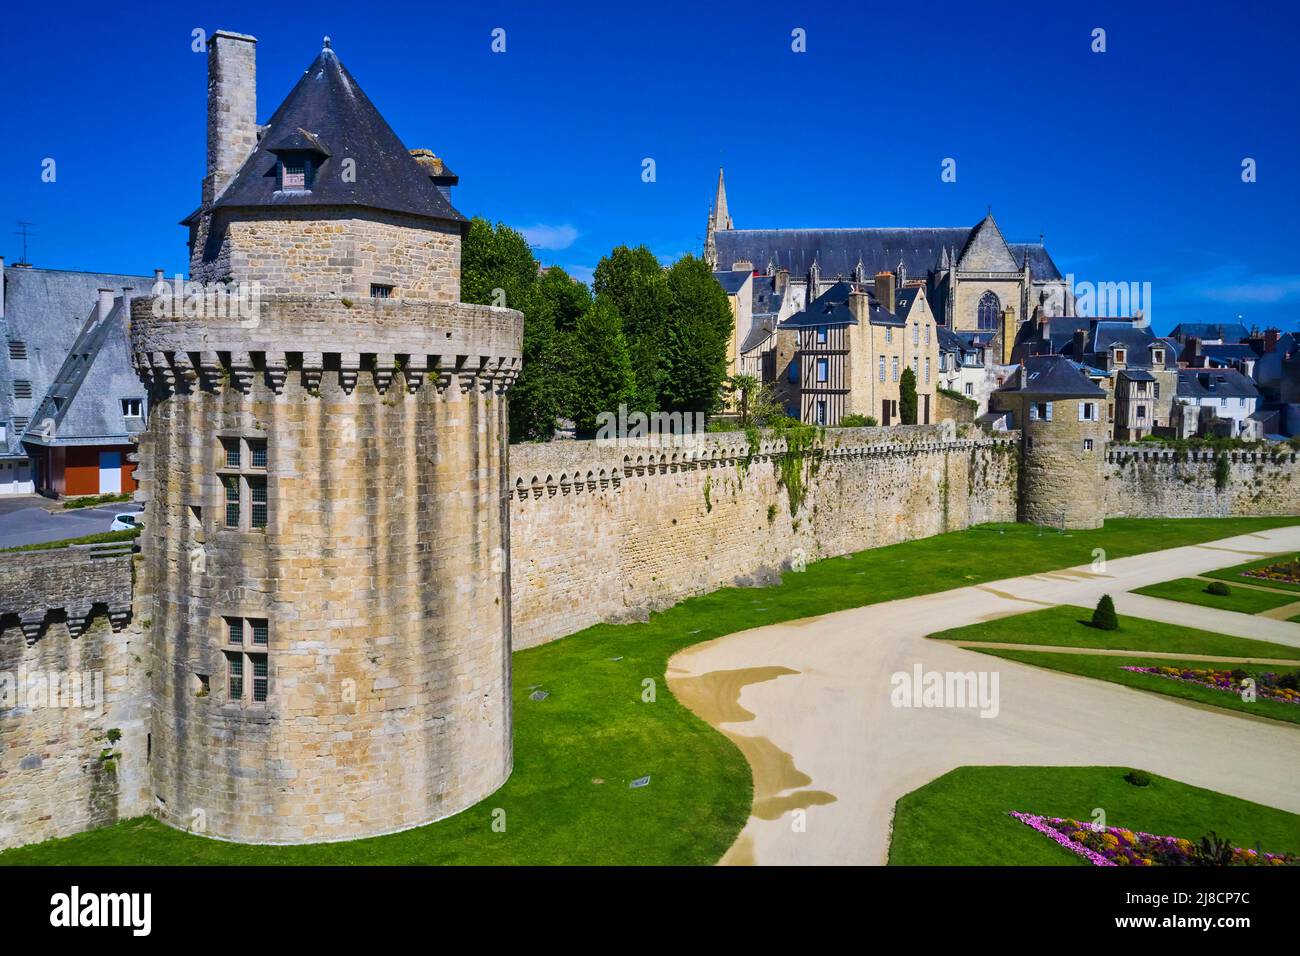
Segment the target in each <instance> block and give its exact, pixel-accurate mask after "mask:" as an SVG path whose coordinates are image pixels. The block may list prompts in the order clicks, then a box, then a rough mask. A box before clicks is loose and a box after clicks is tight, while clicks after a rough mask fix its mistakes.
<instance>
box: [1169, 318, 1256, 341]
mask: <svg viewBox="0 0 1300 956" xmlns="http://www.w3.org/2000/svg"><path fill="white" fill-rule="evenodd" d="M1249 336H1250V332H1248V331H1247V330H1246V327H1245V326H1244V325H1242V324H1241V323H1240V322H1179V323H1178V324H1177V325H1175V326H1174V328H1173V331H1172V332H1170V333H1169V337H1170V338H1171V339H1177V340H1178V341H1180V342H1185V341H1186V340H1187V339H1223V341H1224V342H1241V341H1244V340H1245V339H1247V338H1248V337H1249Z"/></svg>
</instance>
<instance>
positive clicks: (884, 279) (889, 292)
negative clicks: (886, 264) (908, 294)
mask: <svg viewBox="0 0 1300 956" xmlns="http://www.w3.org/2000/svg"><path fill="white" fill-rule="evenodd" d="M876 300H877V301H878V302H879V303H880V306H881V308H883V309H884V310H885V311H886V312H893V311H894V274H893V273H892V272H877V273H876Z"/></svg>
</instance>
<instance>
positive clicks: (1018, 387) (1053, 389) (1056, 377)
mask: <svg viewBox="0 0 1300 956" xmlns="http://www.w3.org/2000/svg"><path fill="white" fill-rule="evenodd" d="M998 391H999V392H1014V393H1017V394H1021V395H1041V396H1042V397H1044V398H1104V397H1105V395H1106V393H1105V392H1104V391H1102V390H1101V388H1100V387H1098V386H1097V385H1096V384H1094V383H1093V382H1092V381H1091V380H1090V379H1089V378H1088V376H1087V375H1085V374H1084V373H1083V372H1082V371H1081V370H1080V368H1079V366H1077V365H1076V364H1074V363H1073V362H1071V361H1070V360H1069V359H1068V358H1066V357H1065V356H1064V355H1031V356H1029V357H1028V358H1026V359H1025V361H1024V364H1022V365H1021V366H1020V370H1019V371H1018V372H1016V374H1015V375H1014V376H1012V377H1011V378H1010V379H1009V380H1008V381H1007V383H1006V384H1005V385H1003V386H1002V387H1001V388H999V389H998Z"/></svg>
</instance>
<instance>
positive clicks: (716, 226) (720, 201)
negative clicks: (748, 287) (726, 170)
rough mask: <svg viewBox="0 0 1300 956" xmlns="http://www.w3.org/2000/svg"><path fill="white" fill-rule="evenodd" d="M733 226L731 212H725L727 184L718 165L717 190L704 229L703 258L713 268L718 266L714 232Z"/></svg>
mask: <svg viewBox="0 0 1300 956" xmlns="http://www.w3.org/2000/svg"><path fill="white" fill-rule="evenodd" d="M731 228H733V226H732V224H731V214H730V213H729V212H727V185H726V183H725V182H723V179H722V167H721V166H719V167H718V191H717V193H716V194H715V195H714V197H713V206H712V208H710V209H709V222H708V225H707V226H706V227H705V230H704V260H705V261H706V262H707V263H708V264H709V266H710V267H711V268H713V269H717V268H718V244H717V240H716V239H715V237H714V234H715V233H717V232H719V231H720V230H723V229H731Z"/></svg>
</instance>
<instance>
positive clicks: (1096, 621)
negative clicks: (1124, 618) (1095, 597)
mask: <svg viewBox="0 0 1300 956" xmlns="http://www.w3.org/2000/svg"><path fill="white" fill-rule="evenodd" d="M1092 626H1093V627H1095V628H1098V629H1099V630H1102V631H1118V630H1119V618H1118V617H1117V616H1116V615H1115V602H1114V601H1112V600H1111V599H1110V595H1109V594H1103V595H1102V596H1101V600H1100V601H1098V602H1097V609H1096V610H1095V611H1093V612H1092Z"/></svg>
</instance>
